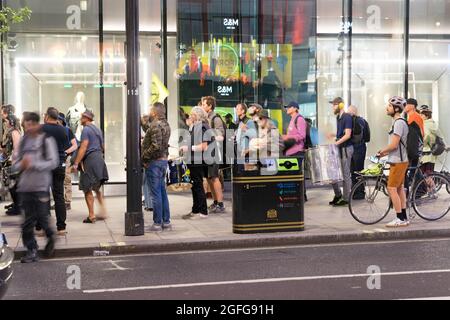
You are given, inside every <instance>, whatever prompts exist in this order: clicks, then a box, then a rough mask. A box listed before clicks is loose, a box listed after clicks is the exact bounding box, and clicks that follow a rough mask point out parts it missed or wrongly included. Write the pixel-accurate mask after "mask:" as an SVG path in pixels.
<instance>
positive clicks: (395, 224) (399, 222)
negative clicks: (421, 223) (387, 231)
mask: <svg viewBox="0 0 450 320" xmlns="http://www.w3.org/2000/svg"><path fill="white" fill-rule="evenodd" d="M407 226H409V221H408V220H406V221H403V220H401V219H399V218H395V219H394V220H392V221H391V222H389V223H388V224H386V228H400V227H407Z"/></svg>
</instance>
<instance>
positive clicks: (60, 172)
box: [52, 166, 67, 231]
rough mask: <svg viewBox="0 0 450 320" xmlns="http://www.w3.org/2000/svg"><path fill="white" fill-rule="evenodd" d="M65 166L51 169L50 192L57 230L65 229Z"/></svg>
mask: <svg viewBox="0 0 450 320" xmlns="http://www.w3.org/2000/svg"><path fill="white" fill-rule="evenodd" d="M65 177H66V168H65V167H62V166H61V167H58V168H56V169H55V170H53V183H52V194H53V200H54V201H55V214H56V227H57V229H58V231H60V230H65V229H66V218H67V211H66V200H65V199H64V179H65Z"/></svg>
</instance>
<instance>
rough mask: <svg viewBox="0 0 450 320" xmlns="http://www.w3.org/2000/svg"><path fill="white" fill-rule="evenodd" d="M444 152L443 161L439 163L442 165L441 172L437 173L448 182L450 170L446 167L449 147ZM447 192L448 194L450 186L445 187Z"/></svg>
mask: <svg viewBox="0 0 450 320" xmlns="http://www.w3.org/2000/svg"><path fill="white" fill-rule="evenodd" d="M444 152H445V157H444V160H442V161H440V162H441V164H442V167H441V171H437V173H440V174H443V175H444V176H446V177H447V179H448V180H450V169H449V168H448V167H447V165H446V163H447V158H448V154H449V152H450V148H449V147H447V148H445V151H444ZM447 192H448V193H450V185H447Z"/></svg>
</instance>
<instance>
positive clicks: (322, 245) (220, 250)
mask: <svg viewBox="0 0 450 320" xmlns="http://www.w3.org/2000/svg"><path fill="white" fill-rule="evenodd" d="M439 241H450V239H449V238H436V239H416V240H414V239H411V240H397V241H396V240H393V241H370V242H347V243H324V244H304V245H292V246H274V247H261V248H240V249H217V250H195V251H173V252H159V253H139V254H122V255H110V256H108V257H101V256H100V257H94V256H90V257H72V258H55V259H49V260H41V261H40V263H45V262H47V263H48V262H57V261H74V260H79V261H82V260H98V259H111V258H117V257H123V256H126V257H127V258H129V257H130V258H133V257H152V256H172V255H187V254H202V253H227V252H245V251H269V250H284V249H300V248H330V247H331V248H332V247H352V246H366V245H380V244H400V243H427V242H439ZM14 263H20V261H19V262H18V261H15V262H14Z"/></svg>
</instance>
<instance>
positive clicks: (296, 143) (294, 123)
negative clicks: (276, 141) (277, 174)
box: [283, 101, 311, 202]
mask: <svg viewBox="0 0 450 320" xmlns="http://www.w3.org/2000/svg"><path fill="white" fill-rule="evenodd" d="M284 108H285V110H286V113H287V114H288V115H289V116H290V117H291V121H290V123H289V127H288V130H287V134H286V135H284V136H283V142H284V148H285V154H286V156H288V157H299V158H300V159H301V161H303V160H304V158H305V149H306V144H307V142H306V138H307V127H308V123H307V122H306V120H305V118H304V117H303V116H302V115H301V114H300V106H299V105H298V103H297V102H295V101H292V102H290V103H289V104H288V105H287V106H285V107H284ZM309 143H310V144H311V137H309ZM306 201H308V198H307V196H306V188H305V202H306Z"/></svg>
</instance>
